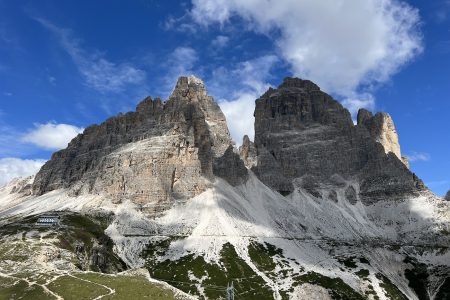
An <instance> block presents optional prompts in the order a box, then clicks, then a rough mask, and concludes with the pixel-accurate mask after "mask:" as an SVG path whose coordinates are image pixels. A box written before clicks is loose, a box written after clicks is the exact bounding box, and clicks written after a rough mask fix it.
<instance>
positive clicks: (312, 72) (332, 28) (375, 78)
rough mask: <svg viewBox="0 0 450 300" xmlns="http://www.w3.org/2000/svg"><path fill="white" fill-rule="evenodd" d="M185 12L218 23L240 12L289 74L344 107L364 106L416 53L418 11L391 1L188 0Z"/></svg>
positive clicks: (226, 22) (418, 48)
mask: <svg viewBox="0 0 450 300" xmlns="http://www.w3.org/2000/svg"><path fill="white" fill-rule="evenodd" d="M191 16H192V17H193V19H194V20H195V22H197V23H198V24H201V25H204V26H208V25H213V24H220V26H221V27H224V26H228V25H229V26H232V25H231V22H229V21H230V20H231V18H232V17H236V16H237V17H240V18H241V19H242V20H243V21H244V22H245V23H246V24H247V29H248V30H251V31H254V32H256V33H261V34H265V35H267V36H268V37H269V38H270V39H272V40H273V42H274V45H275V47H276V49H277V52H278V55H279V56H280V57H281V58H282V59H283V60H284V61H286V62H287V63H289V65H290V67H291V72H292V73H293V74H294V75H295V76H299V77H302V78H308V79H310V80H313V81H314V82H316V83H318V84H319V85H320V86H321V88H322V89H323V90H325V91H327V92H330V93H335V94H338V95H340V96H342V97H344V98H348V101H347V103H350V104H351V105H352V110H355V107H357V106H360V107H372V106H373V98H372V97H367V92H370V91H371V87H373V86H374V85H378V84H380V83H383V82H386V81H388V80H389V79H390V77H391V76H392V75H393V74H395V73H396V72H397V71H398V70H399V69H400V68H401V67H402V66H403V65H404V64H405V63H407V62H409V61H410V60H411V59H413V58H414V57H415V56H416V55H418V54H419V53H421V51H422V38H421V33H420V28H419V25H420V17H419V13H418V10H417V9H415V8H413V7H411V6H410V5H408V4H406V3H404V2H400V1H397V0H367V1H360V0H345V1H325V0H267V1H255V0H228V1H214V0H192V10H191ZM360 95H362V96H363V97H359V96H360Z"/></svg>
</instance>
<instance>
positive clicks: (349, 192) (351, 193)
mask: <svg viewBox="0 0 450 300" xmlns="http://www.w3.org/2000/svg"><path fill="white" fill-rule="evenodd" d="M345 198H346V199H347V200H348V202H350V203H351V204H353V205H355V204H356V202H357V201H358V197H357V196H356V190H355V188H354V187H353V186H352V185H349V186H348V187H347V188H346V189H345Z"/></svg>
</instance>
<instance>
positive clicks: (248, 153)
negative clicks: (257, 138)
mask: <svg viewBox="0 0 450 300" xmlns="http://www.w3.org/2000/svg"><path fill="white" fill-rule="evenodd" d="M239 155H240V156H241V158H242V160H243V161H244V163H245V166H246V167H247V168H251V167H253V166H255V165H256V155H257V154H256V148H255V144H254V143H253V142H252V141H250V138H249V137H248V135H244V138H243V141H242V145H241V146H240V147H239Z"/></svg>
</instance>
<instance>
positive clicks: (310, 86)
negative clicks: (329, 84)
mask: <svg viewBox="0 0 450 300" xmlns="http://www.w3.org/2000/svg"><path fill="white" fill-rule="evenodd" d="M283 88H299V89H305V90H307V91H320V88H319V86H318V85H317V84H315V83H314V82H312V81H311V80H304V79H300V78H296V77H286V78H284V79H283V82H282V83H281V84H280V85H279V86H278V89H283Z"/></svg>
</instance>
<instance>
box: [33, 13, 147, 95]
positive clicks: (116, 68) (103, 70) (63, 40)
mask: <svg viewBox="0 0 450 300" xmlns="http://www.w3.org/2000/svg"><path fill="white" fill-rule="evenodd" d="M35 20H36V21H37V22H39V23H40V24H41V25H42V26H43V27H44V28H46V29H47V30H49V31H50V32H52V33H53V34H54V35H55V36H56V37H57V39H58V41H59V43H60V45H61V47H62V48H63V49H64V51H66V52H67V54H68V55H69V56H70V57H71V59H72V60H73V62H74V64H75V65H76V67H77V69H78V71H79V72H80V74H81V75H82V76H83V77H84V79H85V82H86V85H88V86H89V87H91V88H93V89H95V90H97V91H98V92H100V93H111V92H112V93H119V92H123V91H124V90H125V89H126V87H127V86H128V85H136V84H142V83H143V82H144V81H145V78H146V73H145V71H143V70H141V69H139V68H137V67H135V66H133V65H132V64H130V63H127V62H122V63H115V62H112V61H110V60H108V59H106V58H105V57H104V56H103V55H102V54H100V52H99V51H93V52H88V51H86V50H85V49H83V48H82V47H81V41H80V40H79V39H76V38H74V37H73V34H72V32H71V30H70V29H67V28H62V27H58V26H56V25H55V24H53V23H52V22H50V21H48V20H45V19H42V18H35Z"/></svg>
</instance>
